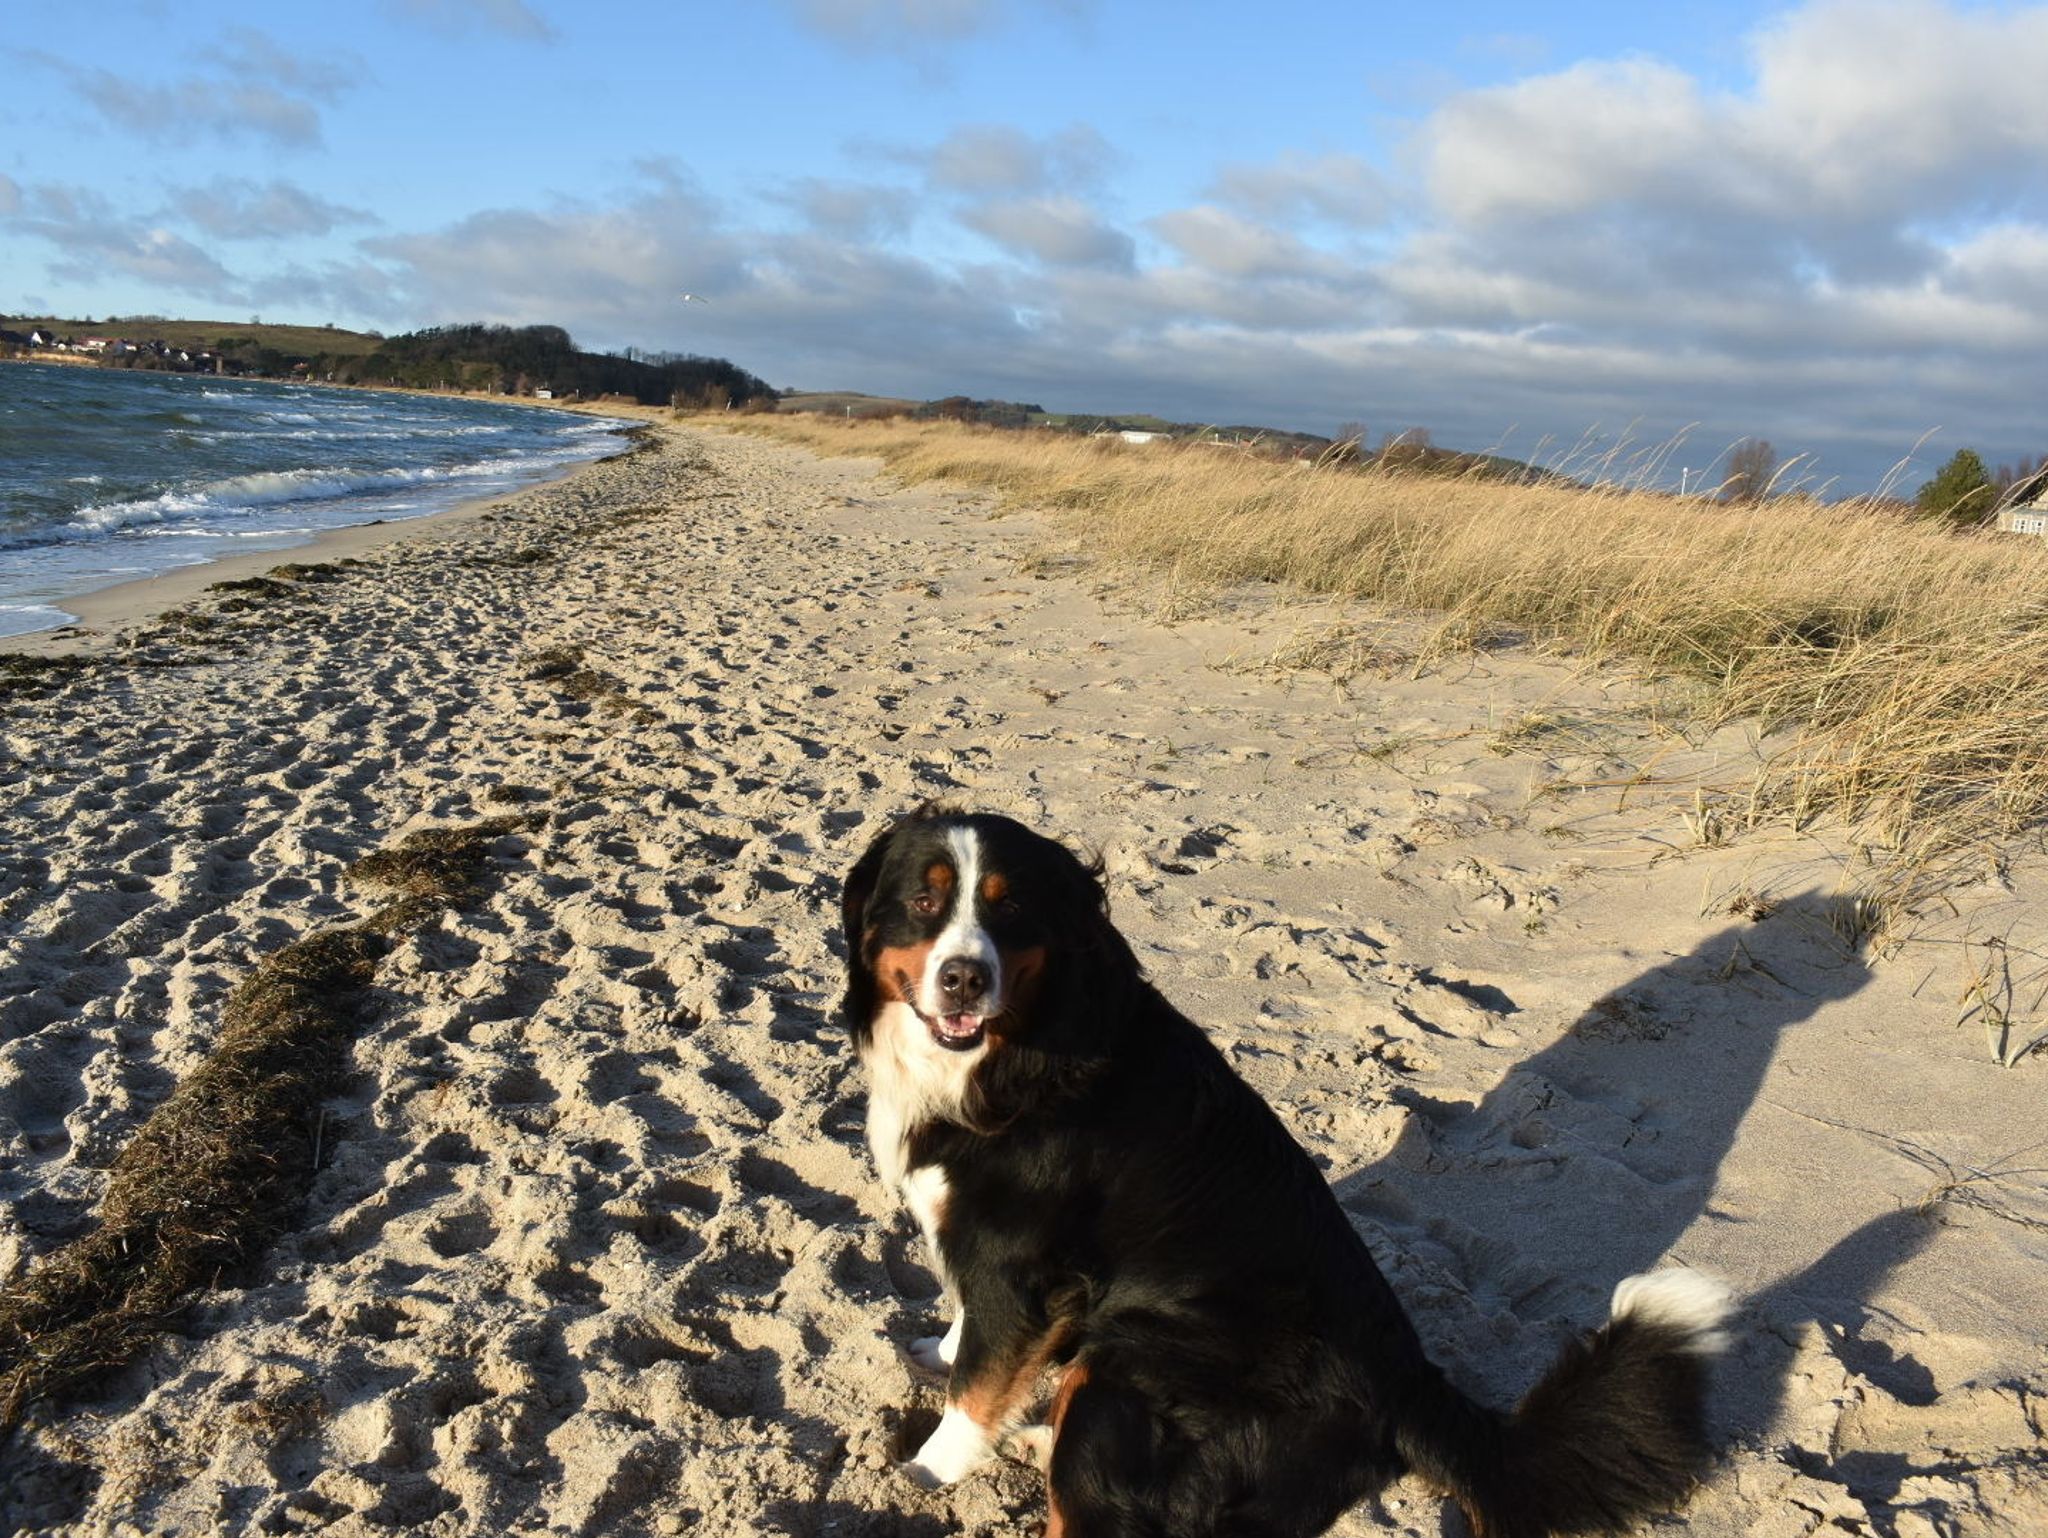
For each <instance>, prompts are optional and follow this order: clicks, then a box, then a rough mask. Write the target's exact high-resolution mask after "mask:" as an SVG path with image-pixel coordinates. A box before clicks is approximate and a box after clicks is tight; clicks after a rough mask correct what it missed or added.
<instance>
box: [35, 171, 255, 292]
mask: <svg viewBox="0 0 2048 1538" xmlns="http://www.w3.org/2000/svg"><path fill="white" fill-rule="evenodd" d="M0 181H6V179H5V178H0ZM9 189H11V190H12V192H13V196H12V198H11V199H10V198H9V197H7V196H6V195H5V193H6V192H7V190H9ZM0 222H4V226H5V228H7V229H9V230H12V231H14V232H17V233H19V234H22V235H26V236H29V237H31V238H32V239H36V240H40V241H43V242H46V243H47V244H48V245H50V246H51V247H52V248H53V260H52V262H51V264H50V268H49V271H50V273H51V274H52V275H53V276H56V277H60V278H67V279H73V280H76V281H80V282H86V283H106V282H108V281H110V280H112V279H117V278H120V279H132V280H135V281H138V282H142V283H147V284H153V285H156V286H158V287H161V288H165V289H169V290H172V291H174V292H177V293H181V294H199V295H204V296H206V297H209V298H216V299H232V298H235V297H238V296H239V294H240V293H241V285H240V283H239V281H238V280H237V279H236V278H235V276H234V275H233V274H232V273H230V272H229V271H228V270H227V268H225V267H223V266H222V265H221V264H220V263H219V262H218V261H216V260H215V259H214V257H213V256H212V255H211V254H210V253H208V252H207V251H205V250H203V249H202V248H200V247H199V246H196V245H194V244H193V243H192V242H191V241H190V240H188V239H186V238H185V237H184V236H182V235H179V234H177V233H176V232H175V231H172V230H168V229H165V228H164V227H163V226H162V225H161V224H158V223H155V222H153V221H151V220H148V219H138V218H133V217H130V216H127V215H124V214H123V213H122V212H121V211H120V210H119V209H117V208H116V207H115V206H114V205H113V204H112V203H110V202H109V201H108V200H107V199H106V198H105V197H103V196H102V195H101V194H100V193H98V192H96V191H94V190H92V189H90V188H82V187H67V186H64V185H62V184H60V183H47V182H45V183H33V184H30V185H28V186H22V185H20V184H19V183H15V182H11V181H7V182H6V187H5V188H0Z"/></svg>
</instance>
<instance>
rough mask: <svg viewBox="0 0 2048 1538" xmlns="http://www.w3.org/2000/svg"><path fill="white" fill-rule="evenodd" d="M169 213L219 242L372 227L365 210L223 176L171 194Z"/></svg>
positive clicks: (275, 184) (288, 187)
mask: <svg viewBox="0 0 2048 1538" xmlns="http://www.w3.org/2000/svg"><path fill="white" fill-rule="evenodd" d="M168 212H169V214H170V215H171V216H173V217H177V218H181V219H184V220H187V221H189V222H191V223H193V224H196V225H197V226H199V228H200V229H202V230H204V231H206V232H207V233H208V234H209V235H214V236H218V237H219V238H221V239H223V240H276V239H289V238H291V237H293V236H301V235H325V234H327V233H328V232H329V231H330V230H333V229H336V228H338V227H340V226H342V225H347V224H374V223H376V222H377V219H376V216H375V215H374V214H371V213H369V212H368V211H367V210H364V209H360V208H347V207H344V206H343V205H341V204H338V203H330V202H328V201H327V200H326V199H324V198H320V197H315V196H314V195H313V194H312V193H310V192H307V191H305V190H304V189H303V188H300V187H295V186H293V185H292V184H291V183H289V182H285V181H278V180H275V179H273V180H271V181H269V182H261V183H259V182H253V181H249V180H246V179H241V178H235V177H225V176H221V177H215V178H214V179H213V180H212V181H211V182H208V183H206V184H205V185H204V186H200V187H184V188H178V189H174V190H173V192H172V197H171V208H170V210H169V211H168Z"/></svg>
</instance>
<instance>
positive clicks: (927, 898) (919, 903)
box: [910, 892, 939, 917]
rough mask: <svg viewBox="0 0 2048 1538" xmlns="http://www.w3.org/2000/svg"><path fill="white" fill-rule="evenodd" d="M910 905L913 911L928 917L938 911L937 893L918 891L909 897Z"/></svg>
mask: <svg viewBox="0 0 2048 1538" xmlns="http://www.w3.org/2000/svg"><path fill="white" fill-rule="evenodd" d="M910 906H911V907H912V908H913V909H914V910H915V911H917V912H919V913H922V914H924V915H925V916H926V917H930V916H931V915H932V914H934V913H937V912H938V911H939V894H938V893H936V892H919V893H918V894H917V896H915V897H913V898H911V899H910Z"/></svg>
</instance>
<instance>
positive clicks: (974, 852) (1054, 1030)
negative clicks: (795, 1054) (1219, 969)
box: [842, 806, 1137, 1058]
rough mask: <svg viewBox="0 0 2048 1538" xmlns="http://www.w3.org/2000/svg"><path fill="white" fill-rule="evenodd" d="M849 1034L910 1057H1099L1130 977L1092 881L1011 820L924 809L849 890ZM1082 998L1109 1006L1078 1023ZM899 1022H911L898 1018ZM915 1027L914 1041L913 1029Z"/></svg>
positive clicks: (881, 842) (860, 866)
mask: <svg viewBox="0 0 2048 1538" xmlns="http://www.w3.org/2000/svg"><path fill="white" fill-rule="evenodd" d="M842 910H843V916H844V919H845V925H846V958H847V988H846V1000H845V1009H846V1016H847V1024H848V1026H849V1027H850V1028H851V1030H852V1031H853V1034H854V1039H855V1041H856V1042H858V1043H860V1044H861V1045H862V1046H863V1047H865V1046H866V1045H867V1043H868V1042H869V1041H870V1040H872V1039H873V1036H874V1033H875V1032H876V1031H877V1030H878V1029H883V1028H886V1027H887V1020H886V1018H885V1017H889V1016H890V1015H891V1012H892V1006H899V1005H900V1006H902V1010H901V1011H899V1012H896V1014H895V1020H896V1028H898V1029H900V1030H902V1031H904V1032H906V1033H911V1034H914V1035H915V1036H917V1037H920V1038H921V1040H916V1041H911V1042H899V1043H897V1049H898V1050H900V1051H904V1052H906V1053H912V1052H914V1053H916V1054H918V1055H920V1056H921V1055H924V1054H928V1053H929V1054H941V1055H955V1056H969V1055H987V1056H990V1057H993V1056H996V1055H999V1054H1005V1053H1008V1052H1010V1051H1011V1050H1012V1049H1028V1050H1029V1051H1030V1052H1031V1053H1033V1054H1041V1055H1050V1056H1053V1057H1057V1058H1074V1057H1090V1056H1096V1055H1099V1054H1100V1052H1101V1051H1102V1050H1104V1049H1105V1048H1106V1042H1104V1041H1102V1040H1100V1039H1095V1040H1091V1039H1090V1036H1091V1035H1094V1036H1096V1037H1098V1038H1099V1036H1100V1035H1101V1033H1103V1032H1105V1031H1107V1030H1108V1029H1109V1026H1108V1025H1107V1024H1105V1023H1104V1021H1105V1019H1107V1020H1110V1021H1113V1020H1114V1019H1115V1017H1116V1013H1117V1009H1116V1006H1117V1005H1118V1004H1120V1003H1121V1001H1120V1000H1116V999H1112V998H1109V997H1104V996H1103V995H1106V994H1111V993H1114V992H1116V991H1117V990H1118V989H1120V988H1121V987H1122V986H1123V985H1124V984H1125V982H1126V981H1127V980H1135V979H1136V977H1137V963H1136V961H1135V960H1134V958H1133V957H1132V955H1131V952H1130V947H1129V946H1128V945H1126V944H1125V943H1124V940H1123V938H1122V937H1121V936H1120V935H1118V934H1117V932H1116V930H1115V929H1113V928H1112V927H1111V926H1110V923H1109V916H1108V904H1107V900H1106V898H1105V896H1104V894H1103V889H1102V881H1101V870H1100V866H1099V865H1096V864H1088V863H1084V862H1083V861H1082V860H1080V859H1079V858H1078V857H1077V856H1075V855H1074V854H1073V853H1072V852H1071V851H1069V850H1068V849H1067V848H1066V847H1065V846H1064V845H1061V844H1058V843H1055V842H1054V841H1053V840H1051V839H1049V838H1043V837H1041V836H1040V835H1038V834H1036V833H1033V832H1032V831H1031V830H1030V829H1029V828H1026V827H1025V826H1024V825H1023V824H1022V823H1018V822H1014V821H1012V820H1011V819H1010V818H1007V817H994V816H986V815H978V814H970V813H967V812H962V811H959V810H956V809H954V808H950V807H932V806H928V807H922V808H920V809H919V810H917V811H916V812H913V813H911V814H910V815H909V816H907V817H904V818H901V819H899V820H898V821H897V822H895V823H893V824H892V825H891V826H889V827H888V828H887V829H885V830H884V831H883V832H882V833H881V834H880V835H879V836H878V837H877V838H876V839H875V840H874V842H873V843H871V844H870V845H869V846H868V848H867V851H866V853H864V854H863V855H862V856H861V857H860V860H859V861H858V862H857V863H856V864H855V865H854V868H853V870H852V872H851V873H850V874H849V875H848V876H847V878H846V888H845V894H844V896H843V898H842ZM1091 995H1092V996H1093V1002H1094V1003H1096V1004H1097V1005H1100V1006H1104V1007H1103V1008H1098V1009H1095V1010H1088V1009H1085V1008H1084V1007H1083V1006H1085V1005H1086V1004H1087V1003H1088V1002H1089V1001H1090V997H1091ZM904 1015H907V1016H908V1017H909V1018H908V1019H905V1018H903V1017H904ZM913 1022H914V1028H913Z"/></svg>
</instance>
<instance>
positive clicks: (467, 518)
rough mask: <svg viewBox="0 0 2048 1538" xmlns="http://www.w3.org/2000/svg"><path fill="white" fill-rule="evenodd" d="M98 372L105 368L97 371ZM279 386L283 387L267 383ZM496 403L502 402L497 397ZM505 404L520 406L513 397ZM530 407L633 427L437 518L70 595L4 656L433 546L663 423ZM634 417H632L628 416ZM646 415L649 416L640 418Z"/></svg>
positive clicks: (368, 528) (48, 650) (614, 412)
mask: <svg viewBox="0 0 2048 1538" xmlns="http://www.w3.org/2000/svg"><path fill="white" fill-rule="evenodd" d="M8 361H12V362H31V361H36V360H31V359H11V360H8ZM92 366H94V367H97V366H98V365H92ZM262 382H264V383H276V382H277V381H262ZM319 388H322V389H337V390H350V391H360V389H361V388H362V387H360V386H355V385H327V384H322V385H321V386H319ZM372 393H384V394H397V395H435V396H445V397H446V398H449V399H458V400H459V399H476V398H477V397H474V396H460V395H455V394H453V393H452V392H442V391H434V390H402V391H383V392H372ZM490 399H493V400H497V399H500V398H499V397H490ZM504 403H505V404H513V403H514V402H513V401H512V400H511V399H509V398H507V399H505V400H504ZM529 404H532V405H535V406H540V407H543V408H547V409H554V410H560V411H568V412H572V413H574V414H576V415H579V416H595V417H603V418H606V419H607V420H616V421H618V422H622V423H628V424H631V425H629V426H625V427H622V428H621V430H620V432H619V433H618V437H619V440H620V443H621V445H622V446H621V447H620V448H619V449H617V450H616V451H615V452H612V453H608V454H602V455H599V456H597V457H596V458H594V459H586V460H582V461H579V462H578V463H575V464H571V465H565V466H563V467H562V468H561V469H560V470H558V471H556V472H555V473H553V474H550V475H544V476H541V477H539V478H537V479H535V480H532V481H529V482H527V483H526V484H525V485H523V486H519V487H515V488H514V489H512V490H510V491H501V492H496V493H494V494H492V495H490V496H485V497H474V498H470V499H468V500H466V501H462V502H457V503H454V504H453V505H451V506H449V507H444V508H440V509H438V510H436V511H434V512H431V513H422V514H420V515H419V516H417V517H414V518H378V519H372V520H370V521H368V522H364V523H351V524H344V525H342V526H341V527H339V528H333V529H322V530H321V531H319V532H318V533H316V534H314V535H312V536H311V537H310V538H307V539H303V540H301V541H299V542H297V543H294V544H287V545H277V546H274V547H272V548H269V549H264V550H250V551H246V552H241V553H237V554H233V555H224V556H221V557H219V558H218V559H214V560H208V561H201V562H198V563H196V564H194V565H191V566H175V567H172V568H171V569H170V570H169V571H163V572H158V573H156V574H155V575H154V576H147V577H131V578H128V579H127V580H125V581H121V582H113V583H109V584H108V585H107V586H105V587H96V588H92V589H90V590H89V591H87V592H83V593H74V594H69V595H67V596H66V597H64V598H63V599H61V600H58V601H56V602H53V603H52V604H50V605H49V607H51V608H54V609H61V610H62V611H63V612H65V613H67V614H70V615H71V616H73V617H72V618H71V619H69V620H65V621H62V622H60V623H58V624H55V625H46V626H43V627H42V628H41V629H38V630H23V631H19V632H17V633H15V634H13V635H5V636H0V657H4V656H7V655H9V654H14V655H18V656H31V657H92V656H98V655H101V654H104V653H105V652H107V651H109V650H110V649H111V648H112V647H113V645H114V644H115V637H116V636H117V634H118V633H119V632H120V631H121V630H123V629H125V628H127V627H128V626H131V625H134V624H137V623H139V622H141V621H144V620H148V619H153V618H155V617H156V616H158V615H160V614H162V613H163V612H164V611H165V610H167V609H172V608H176V607H177V606H178V605H179V604H182V603H187V602H189V601H190V600H192V599H194V598H196V597H198V596H199V595H200V594H201V593H204V592H205V591H206V590H207V589H208V588H210V587H212V586H213V585H214V584H215V583H219V582H232V581H238V580H241V579H243V578H246V577H254V576H260V575H262V574H263V573H264V572H266V571H269V570H270V569H271V568H272V567H274V566H280V565H283V564H285V563H287V562H292V561H301V562H307V563H312V562H319V561H337V560H343V559H345V558H347V557H350V556H359V555H362V554H364V553H366V552H368V551H371V550H376V549H379V548H381V547H383V546H385V545H388V544H392V543H395V542H398V541H401V540H412V539H418V540H422V541H425V540H431V539H436V538H446V537H447V536H448V535H449V534H451V533H453V532H454V531H457V530H459V529H462V528H464V527H466V526H467V525H468V524H470V523H472V522H474V521H475V520H476V519H478V518H480V517H482V516H483V515H484V514H485V513H488V512H491V511H493V510H494V509H496V508H499V507H502V506H503V505H504V504H506V503H508V502H510V501H512V500H514V499H516V498H518V497H521V496H524V495H525V494H526V493H528V492H530V491H536V490H538V489H540V488H542V487H545V486H555V485H560V484H561V483H563V482H564V481H573V480H575V479H577V478H578V477H581V476H583V475H585V474H587V473H588V472H589V471H590V470H591V469H592V468H594V467H595V466H598V465H602V464H607V463H609V462H611V461H612V460H616V459H620V458H623V457H624V456H626V455H629V454H632V453H633V452H635V445H636V443H637V441H638V439H639V437H640V435H641V434H643V433H645V432H646V431H648V429H649V428H652V427H657V426H658V425H659V418H657V417H655V416H654V415H653V414H652V413H654V412H655V411H657V410H658V409H659V408H656V407H639V408H637V409H636V408H631V407H623V406H616V405H613V406H607V407H605V408H603V409H599V408H597V407H596V406H595V405H592V406H590V407H588V408H585V407H582V406H580V405H575V404H572V405H566V406H556V405H555V404H554V403H553V402H531V403H529ZM629 412H632V413H633V414H627V413H629ZM639 412H646V413H648V415H646V416H641V415H638V413H639Z"/></svg>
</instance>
